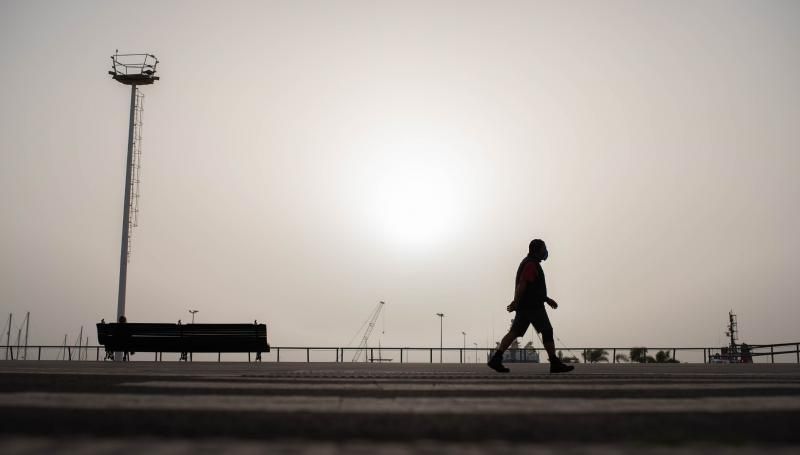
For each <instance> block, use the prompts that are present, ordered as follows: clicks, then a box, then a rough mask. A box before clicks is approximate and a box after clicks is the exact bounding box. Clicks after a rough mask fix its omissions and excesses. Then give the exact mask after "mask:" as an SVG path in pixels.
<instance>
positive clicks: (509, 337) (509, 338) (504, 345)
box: [495, 330, 517, 356]
mask: <svg viewBox="0 0 800 455" xmlns="http://www.w3.org/2000/svg"><path fill="white" fill-rule="evenodd" d="M516 339H517V334H516V333H514V331H513V330H509V331H508V333H507V334H506V336H504V337H503V339H502V340H500V345H499V346H497V349H496V350H495V354H498V353H499V354H500V355H501V356H502V355H503V353H504V352H506V349H508V347H509V346H511V343H513V342H514V340H516Z"/></svg>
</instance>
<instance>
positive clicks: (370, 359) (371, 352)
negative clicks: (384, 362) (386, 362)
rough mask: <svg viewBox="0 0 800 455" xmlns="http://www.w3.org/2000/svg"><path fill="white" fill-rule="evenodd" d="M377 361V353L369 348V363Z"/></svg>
mask: <svg viewBox="0 0 800 455" xmlns="http://www.w3.org/2000/svg"><path fill="white" fill-rule="evenodd" d="M374 361H375V353H374V352H373V351H372V348H369V363H372V362H374Z"/></svg>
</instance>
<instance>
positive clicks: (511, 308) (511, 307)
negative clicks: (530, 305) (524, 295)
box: [506, 301, 517, 313]
mask: <svg viewBox="0 0 800 455" xmlns="http://www.w3.org/2000/svg"><path fill="white" fill-rule="evenodd" d="M506 310H507V311H508V312H509V313H511V312H512V311H517V302H516V301H513V302H511V303H509V304H508V306H507V307H506Z"/></svg>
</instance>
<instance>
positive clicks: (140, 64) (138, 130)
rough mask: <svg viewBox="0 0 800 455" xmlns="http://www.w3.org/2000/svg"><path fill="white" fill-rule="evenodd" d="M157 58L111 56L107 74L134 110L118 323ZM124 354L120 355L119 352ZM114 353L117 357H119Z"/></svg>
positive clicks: (130, 141) (123, 223) (126, 167)
mask: <svg viewBox="0 0 800 455" xmlns="http://www.w3.org/2000/svg"><path fill="white" fill-rule="evenodd" d="M157 65H158V59H157V58H156V56H155V55H153V54H120V53H119V51H116V52H115V53H114V55H112V56H111V71H109V72H108V74H110V75H111V77H112V78H113V79H114V80H116V81H117V82H119V83H122V84H125V85H130V86H131V111H130V121H129V123H128V158H127V160H126V166H125V201H124V205H123V209H122V244H121V247H120V258H119V293H118V294H117V320H118V321H119V318H120V317H122V316H124V315H125V289H126V283H127V275H128V261H129V255H130V247H131V243H130V234H131V229H133V227H134V226H136V224H137V220H136V215H137V213H138V211H139V209H138V199H139V167H140V165H139V158H140V156H141V142H142V102H143V100H144V95H143V94H142V92H141V91H140V90H139V88H138V86H140V85H151V84H153V83H154V82H155V81H157V80H158V79H159V77H158V76H156V66H157ZM120 355H121V353H120ZM120 355H117V354H116V353H115V356H114V357H115V358H118V357H120Z"/></svg>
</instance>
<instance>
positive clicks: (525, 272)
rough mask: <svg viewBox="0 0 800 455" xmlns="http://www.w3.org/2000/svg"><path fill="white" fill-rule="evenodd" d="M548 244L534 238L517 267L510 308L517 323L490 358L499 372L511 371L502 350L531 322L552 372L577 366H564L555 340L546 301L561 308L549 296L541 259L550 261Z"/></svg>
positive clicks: (522, 332)
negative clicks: (541, 343)
mask: <svg viewBox="0 0 800 455" xmlns="http://www.w3.org/2000/svg"><path fill="white" fill-rule="evenodd" d="M547 256H548V253H547V245H545V243H544V241H543V240H541V239H534V240H532V241H531V243H530V245H528V255H527V256H525V259H523V260H522V262H521V263H520V264H519V267H518V268H517V277H516V280H515V284H516V287H515V289H514V301H513V302H511V303H510V304H509V305H508V306H507V307H506V310H508V312H509V313H511V312H512V311H516V312H517V314H516V316H514V322H513V323H511V329H510V330H509V331H508V333H507V334H506V336H504V337H503V339H502V340H501V341H500V345H499V346H498V347H497V350H496V351H495V353H494V355H492V358H491V359H490V360H489V363H488V364H487V365H489V368H492V369H493V370H495V371H497V372H499V373H508V372H509V371H511V370H509V369H508V368H506V367H505V366H504V365H503V353H504V352H505V351H506V349H508V347H509V346H510V345H511V343H512V342H513V341H514V339H516V338H517V337H521V336H523V335H525V332H526V331H527V330H528V326H529V325H531V324H532V325H533V327H534V328H535V329H536V331H537V332H539V333H541V334H542V342H543V343H544V348H545V350H547V355H548V356H549V357H550V372H551V373H566V372H568V371H572V370H574V369H575V367H573V366H572V365H565V364H564V363H563V362H561V360H560V359H559V358H558V356H557V355H556V345H555V343H554V341H553V326H552V325H550V318H548V317H547V311H545V309H544V304H545V303H547V304H548V305H550V307H551V308H552V309H554V310H555V309H556V308H558V303H556V301H555V300H553V299H551V298H550V297H548V296H547V284H546V282H545V279H544V270H542V265H541V262H542V261H544V260H547Z"/></svg>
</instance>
